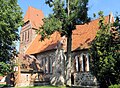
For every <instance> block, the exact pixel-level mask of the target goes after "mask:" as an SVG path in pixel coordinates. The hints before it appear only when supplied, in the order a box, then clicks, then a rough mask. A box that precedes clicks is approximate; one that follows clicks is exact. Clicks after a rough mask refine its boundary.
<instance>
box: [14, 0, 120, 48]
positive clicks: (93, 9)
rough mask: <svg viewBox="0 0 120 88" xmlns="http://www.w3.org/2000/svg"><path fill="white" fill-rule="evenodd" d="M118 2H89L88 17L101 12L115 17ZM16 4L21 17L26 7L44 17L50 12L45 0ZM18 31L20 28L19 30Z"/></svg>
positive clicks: (22, 0) (112, 0)
mask: <svg viewBox="0 0 120 88" xmlns="http://www.w3.org/2000/svg"><path fill="white" fill-rule="evenodd" d="M119 3H120V0H89V3H88V7H89V10H88V16H89V17H91V18H93V13H95V14H97V13H98V12H99V11H103V12H104V15H109V13H110V12H112V13H113V15H114V16H115V15H116V13H117V12H118V14H120V4H119ZM18 4H19V5H20V7H21V8H22V11H23V17H24V15H25V13H26V11H27V9H28V6H32V7H35V8H37V9H40V10H42V11H43V13H44V15H45V17H46V16H48V14H49V13H51V12H52V10H51V9H50V8H49V7H48V6H47V5H46V4H45V0H18ZM19 30H20V28H19ZM16 45H17V50H18V49H19V42H17V44H16Z"/></svg>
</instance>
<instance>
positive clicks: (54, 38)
mask: <svg viewBox="0 0 120 88" xmlns="http://www.w3.org/2000/svg"><path fill="white" fill-rule="evenodd" d="M40 38H41V36H40V35H37V36H36V38H35V40H34V41H33V42H32V43H31V45H30V46H29V47H28V49H27V50H26V52H25V53H26V54H35V53H39V52H43V51H47V50H51V49H56V45H57V43H58V41H59V40H60V38H61V37H60V34H59V33H58V32H54V33H53V34H52V35H51V36H50V38H49V39H47V38H46V39H45V40H44V41H41V40H40Z"/></svg>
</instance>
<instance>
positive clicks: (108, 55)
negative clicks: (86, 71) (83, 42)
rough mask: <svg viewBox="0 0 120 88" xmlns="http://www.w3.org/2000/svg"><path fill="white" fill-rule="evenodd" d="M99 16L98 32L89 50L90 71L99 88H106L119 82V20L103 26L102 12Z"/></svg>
mask: <svg viewBox="0 0 120 88" xmlns="http://www.w3.org/2000/svg"><path fill="white" fill-rule="evenodd" d="M99 15H100V21H99V26H100V30H99V31H98V33H97V36H96V38H95V40H94V41H93V43H92V45H91V48H90V52H91V56H92V61H91V68H92V70H91V71H93V74H94V75H95V76H96V77H97V79H98V81H99V82H100V85H101V88H107V87H108V86H109V85H110V84H115V83H116V84H117V83H119V81H120V74H119V73H120V64H119V63H120V32H119V30H120V20H119V17H117V19H116V21H115V22H114V23H108V24H105V23H104V16H103V14H102V12H100V13H99Z"/></svg>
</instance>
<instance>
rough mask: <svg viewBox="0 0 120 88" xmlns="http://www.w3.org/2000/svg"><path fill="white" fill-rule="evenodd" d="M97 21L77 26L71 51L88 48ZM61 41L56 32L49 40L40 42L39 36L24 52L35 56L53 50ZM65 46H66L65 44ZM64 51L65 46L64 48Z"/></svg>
mask: <svg viewBox="0 0 120 88" xmlns="http://www.w3.org/2000/svg"><path fill="white" fill-rule="evenodd" d="M108 20H109V16H106V17H105V23H106V22H108ZM98 22H99V19H96V20H93V21H91V22H89V23H88V24H84V25H77V26H76V30H73V35H72V51H74V50H80V49H86V48H89V44H90V43H91V42H92V41H93V39H94V38H95V36H96V33H97V30H98V29H99V25H98ZM60 40H61V37H60V34H59V33H58V32H55V33H53V34H52V35H51V36H50V39H45V40H44V41H40V35H37V36H36V38H35V40H34V41H33V42H32V44H31V45H30V47H28V49H27V50H26V52H25V53H26V54H35V53H40V52H44V51H47V50H52V49H55V47H56V46H57V43H58V41H60ZM65 45H66V44H65ZM64 48H65V50H66V46H65V47H64Z"/></svg>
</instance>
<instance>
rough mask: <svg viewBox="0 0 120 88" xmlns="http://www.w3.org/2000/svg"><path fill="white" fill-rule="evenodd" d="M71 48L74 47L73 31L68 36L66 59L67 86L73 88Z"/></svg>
mask: <svg viewBox="0 0 120 88" xmlns="http://www.w3.org/2000/svg"><path fill="white" fill-rule="evenodd" d="M71 46H72V30H69V32H68V36H67V59H66V64H67V68H66V85H68V86H71Z"/></svg>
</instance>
